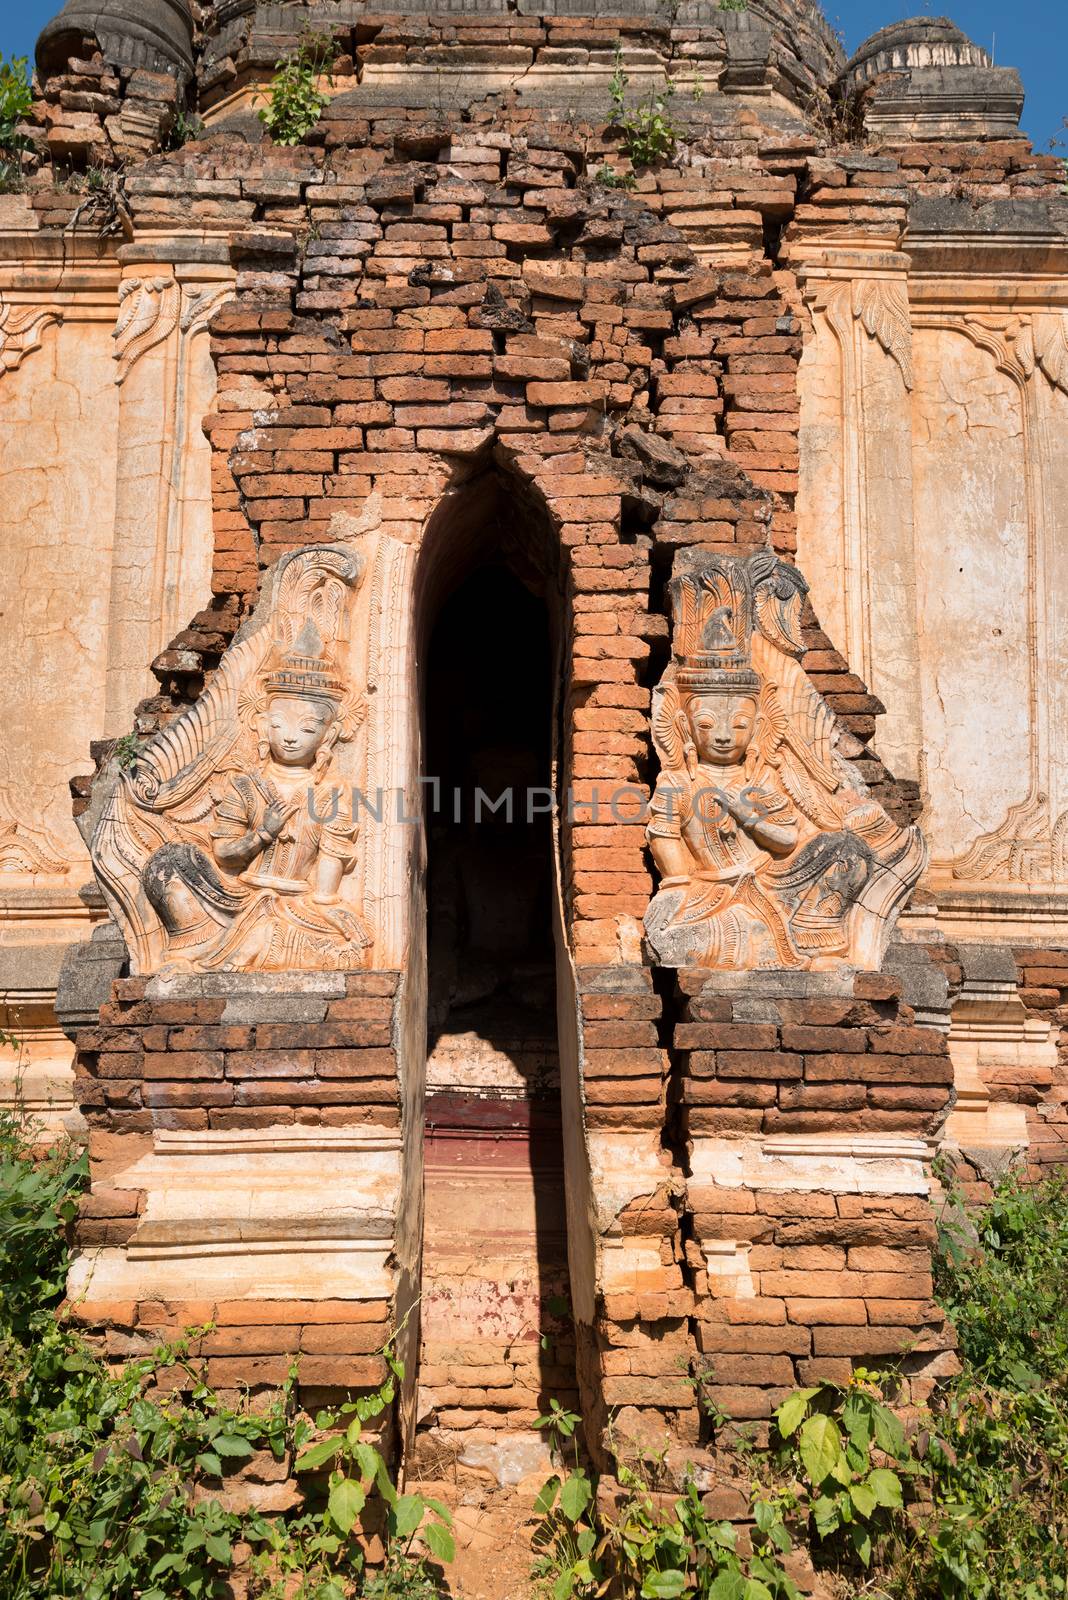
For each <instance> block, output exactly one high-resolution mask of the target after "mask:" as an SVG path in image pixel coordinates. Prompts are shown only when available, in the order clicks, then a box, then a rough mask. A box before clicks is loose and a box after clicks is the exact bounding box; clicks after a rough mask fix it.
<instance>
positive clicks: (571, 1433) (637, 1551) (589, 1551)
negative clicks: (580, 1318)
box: [534, 1400, 800, 1600]
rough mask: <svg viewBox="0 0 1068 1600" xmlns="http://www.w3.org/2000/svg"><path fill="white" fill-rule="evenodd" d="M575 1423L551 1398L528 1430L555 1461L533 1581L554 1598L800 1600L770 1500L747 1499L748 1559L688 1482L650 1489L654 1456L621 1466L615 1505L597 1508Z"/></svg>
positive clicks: (540, 1501)
mask: <svg viewBox="0 0 1068 1600" xmlns="http://www.w3.org/2000/svg"><path fill="white" fill-rule="evenodd" d="M578 1423H579V1418H578V1417H577V1416H576V1415H575V1413H574V1412H571V1411H566V1410H564V1409H563V1408H562V1407H561V1406H560V1405H559V1403H558V1402H557V1401H555V1400H554V1401H552V1402H551V1404H550V1410H549V1412H548V1413H547V1414H546V1415H545V1416H543V1417H539V1418H538V1420H537V1423H536V1424H535V1426H536V1427H539V1428H543V1429H545V1431H546V1432H547V1433H548V1435H549V1437H550V1439H551V1441H552V1443H553V1446H554V1449H555V1450H556V1452H557V1453H558V1455H560V1456H561V1458H562V1466H561V1470H560V1471H559V1472H557V1473H554V1474H553V1476H552V1477H551V1478H549V1479H548V1481H547V1482H546V1483H545V1484H544V1485H543V1486H542V1489H541V1491H540V1493H539V1495H538V1497H537V1500H536V1501H535V1505H534V1511H535V1515H536V1516H537V1517H538V1518H539V1524H538V1529H537V1532H536V1534H535V1537H534V1551H535V1563H534V1576H535V1578H536V1579H537V1580H539V1581H540V1583H541V1585H542V1587H543V1588H544V1589H545V1591H546V1592H547V1593H548V1594H549V1595H551V1597H552V1600H580V1597H586V1596H594V1595H598V1596H599V1595H603V1594H606V1593H608V1592H611V1593H612V1594H614V1595H619V1596H621V1597H623V1600H675V1597H677V1596H681V1595H696V1596H700V1597H707V1600H800V1596H799V1591H798V1590H797V1588H796V1586H795V1584H794V1583H793V1582H792V1580H791V1579H790V1577H789V1576H788V1574H787V1573H786V1571H785V1569H784V1567H783V1566H782V1563H781V1560H780V1557H781V1556H782V1555H783V1554H786V1553H788V1552H789V1551H790V1549H791V1541H790V1537H789V1534H788V1533H787V1531H786V1528H785V1525H784V1523H783V1520H782V1515H781V1505H780V1502H779V1501H778V1500H777V1499H776V1498H775V1497H773V1496H764V1495H761V1496H758V1497H756V1498H755V1499H754V1506H753V1516H754V1527H753V1530H752V1534H751V1546H752V1548H751V1551H750V1553H749V1554H748V1556H747V1557H745V1556H743V1555H741V1554H740V1553H739V1551H738V1548H737V1540H736V1533H735V1529H734V1528H733V1527H732V1526H731V1524H730V1523H728V1522H723V1521H720V1520H716V1519H714V1518H712V1517H710V1516H709V1514H708V1512H707V1510H706V1509H705V1506H704V1504H703V1502H702V1499H701V1495H700V1493H699V1491H698V1489H697V1487H696V1484H695V1482H694V1480H693V1479H692V1477H690V1478H687V1480H686V1483H685V1486H684V1489H683V1492H682V1493H681V1494H680V1495H677V1496H676V1497H675V1498H673V1499H672V1498H671V1497H665V1495H664V1494H663V1493H660V1492H659V1491H658V1484H659V1483H660V1481H661V1479H662V1466H663V1463H662V1462H661V1461H660V1460H658V1459H657V1458H655V1457H650V1456H643V1457H641V1458H640V1459H639V1460H638V1461H637V1462H636V1463H634V1464H633V1465H627V1464H625V1463H622V1462H621V1464H620V1465H619V1467H618V1469H617V1482H618V1485H619V1488H620V1490H621V1491H622V1493H621V1496H620V1498H619V1500H618V1503H617V1504H616V1505H615V1507H614V1509H612V1510H608V1509H607V1508H606V1507H605V1506H604V1505H602V1506H601V1508H600V1510H599V1511H598V1506H597V1493H596V1486H595V1484H594V1483H593V1481H592V1479H591V1478H590V1476H589V1474H588V1473H587V1472H586V1470H585V1469H584V1467H583V1466H582V1465H581V1463H580V1461H579V1454H578V1448H577V1442H576V1429H577V1427H578ZM569 1454H570V1456H571V1458H572V1465H570V1466H568V1465H566V1461H565V1460H564V1458H566V1457H567V1455H569Z"/></svg>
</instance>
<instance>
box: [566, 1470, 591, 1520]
mask: <svg viewBox="0 0 1068 1600" xmlns="http://www.w3.org/2000/svg"><path fill="white" fill-rule="evenodd" d="M592 1496H593V1490H592V1489H591V1488H590V1480H589V1479H588V1478H587V1477H586V1475H585V1473H581V1472H575V1473H572V1475H571V1477H570V1478H566V1479H565V1480H564V1485H563V1488H562V1489H561V1490H560V1510H561V1511H562V1512H563V1513H564V1516H565V1517H566V1518H567V1520H568V1521H569V1522H577V1521H578V1519H579V1517H581V1515H582V1513H583V1512H584V1511H585V1509H586V1507H587V1506H588V1505H589V1503H590V1500H591V1498H592Z"/></svg>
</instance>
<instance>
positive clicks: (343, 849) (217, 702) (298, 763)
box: [92, 545, 372, 972]
mask: <svg viewBox="0 0 1068 1600" xmlns="http://www.w3.org/2000/svg"><path fill="white" fill-rule="evenodd" d="M362 578H363V561H362V558H361V557H359V556H357V555H355V554H354V553H353V552H352V551H350V550H348V549H345V548H344V547H342V546H336V545H326V546H322V547H318V548H313V549H306V550H302V551H297V552H295V553H294V554H292V555H290V556H287V557H284V558H283V559H282V560H281V561H280V562H279V563H278V566H277V568H276V569H275V570H274V573H273V575H272V578H271V579H270V580H268V581H269V584H270V588H269V592H268V593H267V594H266V595H265V597H264V599H263V601H261V604H260V606H259V607H258V608H257V612H256V615H255V616H254V618H253V619H252V621H251V623H250V624H249V625H247V626H246V627H245V628H243V629H242V630H241V631H240V632H239V634H238V636H237V638H236V639H235V641H234V643H233V645H232V646H231V647H230V649H229V650H228V651H227V652H226V654H225V656H224V657H223V659H222V662H221V663H220V666H219V668H218V671H217V672H216V674H215V677H214V678H213V680H212V682H211V683H210V685H209V686H208V687H207V689H206V690H205V691H204V693H203V695H202V696H201V697H200V699H199V700H198V702H197V703H196V705H195V706H193V707H192V708H191V709H190V710H189V711H187V712H185V713H184V714H183V715H182V716H181V717H179V718H178V719H177V720H176V721H175V722H173V723H172V724H171V725H170V726H169V727H168V728H165V729H164V730H163V731H162V732H161V733H159V734H157V735H156V737H155V738H154V739H153V740H152V742H151V743H150V744H149V745H148V747H147V748H146V749H145V750H144V751H143V752H142V753H141V754H140V755H139V756H138V758H137V760H136V762H135V764H134V766H133V768H132V769H131V770H130V771H129V772H126V773H123V774H121V775H120V777H119V781H118V783H117V785H116V787H115V789H114V791H113V793H112V795H111V798H110V800H109V803H108V805H107V807H106V809H105V811H104V814H103V815H102V817H101V820H100V822H99V824H98V826H97V829H96V832H95V834H94V837H93V843H92V858H93V864H94V866H95V868H96V871H97V876H98V878H99V880H100V882H101V885H102V887H103V889H104V892H105V895H106V896H107V898H108V900H109V902H110V903H111V905H112V908H113V910H114V913H115V915H116V916H117V917H118V919H119V922H120V925H121V926H122V928H123V931H124V933H125V935H126V940H127V944H128V946H129V949H130V954H131V960H132V962H133V965H134V969H135V970H136V971H138V972H150V971H156V970H158V969H160V968H171V969H176V970H187V971H195V972H211V971H223V972H227V971H245V970H260V971H284V970H315V969H330V970H350V969H353V968H357V967H360V966H361V965H365V964H366V962H367V960H368V959H369V953H370V950H371V944H372V936H371V932H370V929H369V928H368V925H367V923H366V922H365V920H364V918H363V916H362V914H361V910H360V907H359V906H358V905H356V904H355V903H354V896H353V894H352V892H351V882H350V881H348V875H349V873H350V872H351V869H352V866H353V864H354V861H355V857H356V840H357V834H358V826H357V823H356V822H355V820H354V819H353V817H352V815H351V810H350V793H351V786H350V788H349V790H348V791H347V790H346V785H345V781H344V778H343V776H341V775H340V774H339V772H338V770H337V757H338V754H339V750H340V748H341V746H343V745H345V744H347V743H348V742H350V741H351V740H353V738H354V737H355V735H356V733H357V731H358V729H359V727H360V725H361V724H362V722H363V719H364V714H365V701H364V697H363V695H362V693H360V692H359V691H358V690H357V688H356V686H355V685H354V684H353V683H352V682H351V681H350V676H349V668H348V665H347V650H346V645H347V640H348V635H349V622H350V616H351V611H352V607H353V602H354V599H355V595H356V591H357V589H358V587H359V585H360V583H361V581H362Z"/></svg>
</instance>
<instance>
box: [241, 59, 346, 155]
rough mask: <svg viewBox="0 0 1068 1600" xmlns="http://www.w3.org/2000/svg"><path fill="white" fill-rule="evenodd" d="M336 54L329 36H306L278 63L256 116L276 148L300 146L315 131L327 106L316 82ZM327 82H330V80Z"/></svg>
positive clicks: (325, 98) (324, 96)
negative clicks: (277, 145) (280, 145)
mask: <svg viewBox="0 0 1068 1600" xmlns="http://www.w3.org/2000/svg"><path fill="white" fill-rule="evenodd" d="M336 54H337V47H336V45H335V43H334V41H333V39H332V38H331V37H330V36H329V34H320V33H305V34H304V36H303V37H302V38H301V41H300V43H299V44H298V46H297V48H296V49H295V50H291V51H290V52H289V54H288V55H286V56H283V57H282V59H281V60H280V61H279V62H277V64H276V70H275V75H274V77H273V78H272V79H271V93H270V97H269V99H268V101H267V105H266V106H265V107H264V109H263V110H262V111H260V112H258V113H257V114H258V116H259V119H260V121H261V122H262V123H263V124H264V126H265V127H266V129H267V132H268V133H269V134H270V136H271V138H272V140H273V141H274V143H275V144H284V145H293V144H300V142H301V140H302V139H304V138H306V137H307V135H308V134H309V133H310V132H311V130H312V129H313V128H314V127H315V124H316V123H317V122H318V121H319V118H320V117H321V116H322V114H323V110H324V107H325V106H326V105H327V104H328V103H329V102H328V97H327V96H326V95H325V94H323V92H322V90H321V89H320V88H319V78H320V77H321V76H322V74H323V73H324V72H326V70H327V68H328V67H329V66H330V64H331V62H332V61H333V60H334V57H335V56H336ZM328 82H331V83H332V82H333V80H332V79H330V78H329V76H328Z"/></svg>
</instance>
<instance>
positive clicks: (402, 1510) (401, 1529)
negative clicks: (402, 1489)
mask: <svg viewBox="0 0 1068 1600" xmlns="http://www.w3.org/2000/svg"><path fill="white" fill-rule="evenodd" d="M425 1513H426V1501H425V1500H424V1499H423V1498H422V1496H421V1495H418V1494H402V1495H400V1496H399V1498H398V1499H397V1502H396V1504H395V1505H394V1507H393V1528H394V1531H395V1532H396V1534H397V1536H398V1537H399V1538H401V1539H407V1538H408V1537H409V1535H410V1534H413V1533H414V1532H415V1530H416V1528H418V1526H419V1524H420V1523H421V1522H422V1520H423V1517H424V1515H425Z"/></svg>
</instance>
